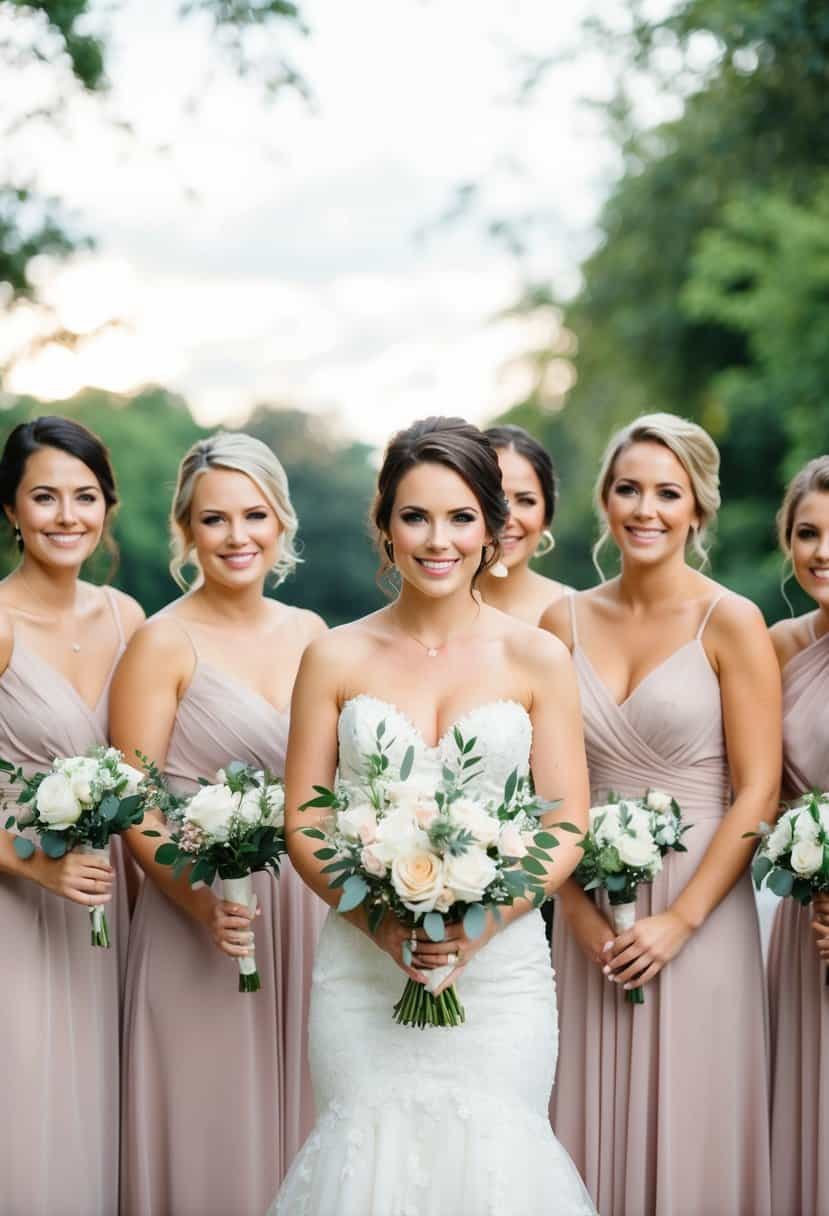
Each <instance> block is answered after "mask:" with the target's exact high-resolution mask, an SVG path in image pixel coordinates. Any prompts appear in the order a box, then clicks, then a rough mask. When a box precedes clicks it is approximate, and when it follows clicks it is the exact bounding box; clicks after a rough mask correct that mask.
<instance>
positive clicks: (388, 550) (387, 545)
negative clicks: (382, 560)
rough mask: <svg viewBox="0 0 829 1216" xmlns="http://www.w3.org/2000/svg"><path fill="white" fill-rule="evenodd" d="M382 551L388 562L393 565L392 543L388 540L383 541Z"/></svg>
mask: <svg viewBox="0 0 829 1216" xmlns="http://www.w3.org/2000/svg"><path fill="white" fill-rule="evenodd" d="M383 552H384V553H385V555H386V557H387V558H388V560H389V562H390V563H391V565H392V566H393V565H394V545H393V544H392V543H391V541H390V540H384V541H383Z"/></svg>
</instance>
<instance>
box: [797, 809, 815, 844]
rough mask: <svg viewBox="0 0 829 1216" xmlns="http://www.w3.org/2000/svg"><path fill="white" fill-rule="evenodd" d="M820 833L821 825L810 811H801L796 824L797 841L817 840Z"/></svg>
mask: <svg viewBox="0 0 829 1216" xmlns="http://www.w3.org/2000/svg"><path fill="white" fill-rule="evenodd" d="M819 833H820V825H819V824H818V823H816V822H815V821H814V819H813V818H812V816H811V813H810V812H809V811H801V812H800V814H799V815H798V817H797V821H796V823H795V825H794V838H795V840H797V841H800V840H808V841H810V842H812V843H814V841H816V840H817V838H818V835H819Z"/></svg>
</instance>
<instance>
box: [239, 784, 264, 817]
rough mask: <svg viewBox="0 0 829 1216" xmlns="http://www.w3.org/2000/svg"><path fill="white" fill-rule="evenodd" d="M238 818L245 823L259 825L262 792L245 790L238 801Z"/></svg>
mask: <svg viewBox="0 0 829 1216" xmlns="http://www.w3.org/2000/svg"><path fill="white" fill-rule="evenodd" d="M239 816H240V818H241V819H244V821H245V823H259V822H260V821H261V819H262V791H261V790H245V792H244V794H243V795H242V797H241V799H240V800H239Z"/></svg>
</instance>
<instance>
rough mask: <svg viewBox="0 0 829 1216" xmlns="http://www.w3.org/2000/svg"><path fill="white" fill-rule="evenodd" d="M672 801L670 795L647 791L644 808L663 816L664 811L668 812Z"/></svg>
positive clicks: (657, 791)
mask: <svg viewBox="0 0 829 1216" xmlns="http://www.w3.org/2000/svg"><path fill="white" fill-rule="evenodd" d="M672 801H673V800H672V798H671V795H670V794H665V793H663V791H662V790H648V795H647V797H646V798H645V806H646V807H647V808H648V810H649V811H656V813H657V814H658V815H664V813H665V811H668V810H670V808H671V802H672Z"/></svg>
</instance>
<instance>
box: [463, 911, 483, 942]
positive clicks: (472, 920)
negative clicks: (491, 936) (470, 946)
mask: <svg viewBox="0 0 829 1216" xmlns="http://www.w3.org/2000/svg"><path fill="white" fill-rule="evenodd" d="M485 927H486V913H485V912H484V910H483V908H482V907H481V905H480V904H470V905H469V907H468V908H467V909H466V912H465V913H464V916H463V931H464V933H465V934H466V936H467V937H473V938H474V937H480V936H481V934H482V933H483V931H484V929H485Z"/></svg>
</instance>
